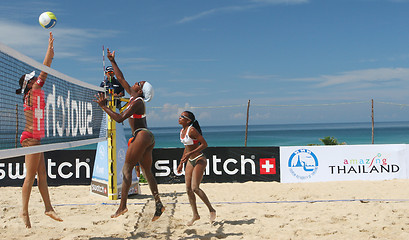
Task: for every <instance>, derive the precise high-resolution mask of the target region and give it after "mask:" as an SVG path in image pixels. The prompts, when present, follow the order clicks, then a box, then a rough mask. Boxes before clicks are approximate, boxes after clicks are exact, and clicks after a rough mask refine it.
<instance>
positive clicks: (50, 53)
mask: <svg viewBox="0 0 409 240" xmlns="http://www.w3.org/2000/svg"><path fill="white" fill-rule="evenodd" d="M53 58H54V37H53V33H52V32H50V37H49V39H48V48H47V53H46V54H45V57H44V61H43V64H44V65H46V66H47V67H50V66H51V63H52V61H53ZM47 75H48V74H47V73H46V72H44V71H42V72H41V73H40V75H39V76H38V77H39V78H40V79H41V80H43V81H45V79H46V78H47ZM36 85H37V84H34V85H33V88H36V87H35V86H36Z"/></svg>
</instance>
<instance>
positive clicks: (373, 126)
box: [371, 99, 375, 144]
mask: <svg viewBox="0 0 409 240" xmlns="http://www.w3.org/2000/svg"><path fill="white" fill-rule="evenodd" d="M371 102H372V144H374V128H375V123H374V114H373V99H372V101H371Z"/></svg>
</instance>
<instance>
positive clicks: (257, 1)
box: [177, 0, 309, 24]
mask: <svg viewBox="0 0 409 240" xmlns="http://www.w3.org/2000/svg"><path fill="white" fill-rule="evenodd" d="M308 1H309V0H252V1H251V2H252V3H253V4H247V5H243V6H228V7H221V8H213V9H210V10H206V11H203V12H200V13H198V14H196V15H192V16H187V17H184V18H182V19H181V20H179V21H177V23H178V24H182V23H187V22H192V21H195V20H197V19H201V18H204V17H208V16H211V15H215V14H220V13H232V12H243V11H246V10H249V9H254V8H261V7H265V5H278V4H301V3H308Z"/></svg>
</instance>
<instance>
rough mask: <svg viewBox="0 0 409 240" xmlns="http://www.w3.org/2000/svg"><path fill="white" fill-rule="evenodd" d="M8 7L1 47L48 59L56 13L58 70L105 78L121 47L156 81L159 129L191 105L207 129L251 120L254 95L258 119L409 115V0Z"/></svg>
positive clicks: (152, 119)
mask: <svg viewBox="0 0 409 240" xmlns="http://www.w3.org/2000/svg"><path fill="white" fill-rule="evenodd" d="M21 6H24V8H22V7H21ZM0 10H1V12H2V13H3V14H2V15H1V16H0V29H2V34H1V36H0V42H2V43H4V44H6V45H8V46H10V47H12V48H14V49H16V50H17V51H19V52H22V53H23V54H25V55H28V56H30V57H32V58H34V59H35V60H37V61H39V62H42V59H43V56H44V52H45V49H46V44H47V37H48V31H47V30H45V29H43V28H42V27H41V26H40V25H39V24H38V16H39V15H40V14H41V13H42V12H44V11H52V12H54V13H55V15H56V16H57V18H58V23H57V25H56V27H54V28H53V29H52V31H53V33H54V36H55V52H56V54H55V59H54V62H53V64H52V67H53V68H54V69H56V70H58V71H60V72H62V73H64V74H67V75H69V76H72V77H74V78H77V79H79V80H81V81H84V82H88V83H91V84H95V85H99V83H100V82H101V80H103V72H102V46H103V45H104V46H105V47H108V48H110V49H112V50H116V53H117V62H118V64H119V66H120V68H121V69H122V70H123V72H124V75H125V78H126V79H127V80H128V82H131V83H133V82H135V81H140V80H148V81H150V82H151V83H152V84H153V85H154V87H155V98H154V99H153V100H152V101H151V102H150V103H149V104H148V107H149V108H148V117H149V119H148V122H149V125H150V126H154V127H160V126H177V117H178V115H179V114H180V113H181V112H182V111H183V110H185V109H188V110H191V111H193V112H194V113H196V115H197V118H198V120H199V121H200V122H201V124H202V125H223V124H228V125H230V124H233V125H236V124H245V121H246V105H247V102H248V100H251V107H250V120H249V123H250V124H282V123H315V122H355V121H368V122H369V121H370V100H371V99H374V100H375V106H376V108H375V117H376V120H377V121H401V120H409V110H408V109H407V108H408V106H406V104H409V99H408V89H409V34H408V32H409V14H408V12H409V0H206V1H188V0H174V1H147V0H134V1H124V0H117V1H105V0H100V1H78V0H70V1H32V0H30V1H26V0H22V1H15V0H14V1H11V0H2V4H1V6H0ZM106 64H107V65H108V60H106ZM383 102H387V103H397V104H403V105H390V104H383ZM327 103H329V104H335V105H329V106H327V105H323V104H327ZM263 105H267V106H263ZM190 107H195V108H190Z"/></svg>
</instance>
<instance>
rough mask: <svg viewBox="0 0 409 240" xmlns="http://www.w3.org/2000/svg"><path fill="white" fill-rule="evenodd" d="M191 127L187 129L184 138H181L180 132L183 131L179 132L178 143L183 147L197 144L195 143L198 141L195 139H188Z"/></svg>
mask: <svg viewBox="0 0 409 240" xmlns="http://www.w3.org/2000/svg"><path fill="white" fill-rule="evenodd" d="M191 127H192V126H189V127H188V128H187V130H186V134H185V137H184V138H182V131H183V129H182V130H180V141H181V142H182V143H183V145H185V146H186V145H188V146H190V145H193V144H197V143H199V140H197V139H193V138H190V137H189V131H190V128H191Z"/></svg>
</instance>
